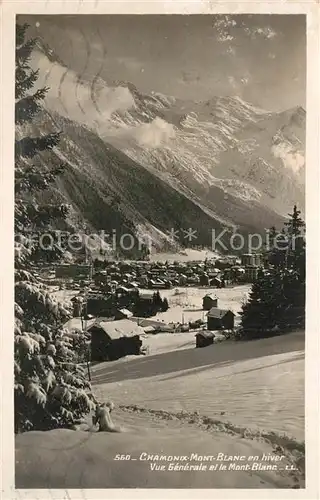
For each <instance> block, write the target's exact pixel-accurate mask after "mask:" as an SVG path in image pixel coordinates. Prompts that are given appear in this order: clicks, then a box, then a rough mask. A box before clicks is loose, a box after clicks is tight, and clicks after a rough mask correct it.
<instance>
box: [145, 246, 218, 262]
mask: <svg viewBox="0 0 320 500" xmlns="http://www.w3.org/2000/svg"><path fill="white" fill-rule="evenodd" d="M219 258H221V255H219V254H218V253H217V252H212V251H211V250H194V249H192V248H187V249H186V250H185V251H183V252H181V253H170V252H167V253H166V252H157V253H151V255H150V261H151V262H166V261H168V262H174V261H177V262H189V261H204V260H205V259H219Z"/></svg>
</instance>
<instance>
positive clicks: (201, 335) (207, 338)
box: [195, 331, 215, 347]
mask: <svg viewBox="0 0 320 500" xmlns="http://www.w3.org/2000/svg"><path fill="white" fill-rule="evenodd" d="M195 337H196V347H207V346H208V345H212V344H213V341H214V337H215V335H214V333H213V332H206V331H203V332H198V333H197V334H196V335H195Z"/></svg>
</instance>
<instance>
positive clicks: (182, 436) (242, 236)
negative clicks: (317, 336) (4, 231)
mask: <svg viewBox="0 0 320 500" xmlns="http://www.w3.org/2000/svg"><path fill="white" fill-rule="evenodd" d="M86 17H87V16H76V15H75V16H49V15H48V16H35V15H29V16H26V15H23V16H22V15H21V16H18V17H17V24H16V61H15V64H16V71H15V78H16V86H15V124H16V134H15V330H14V415H15V421H14V431H15V487H16V488H17V489H50V490H56V489H64V490H69V489H78V490H80V489H81V490H86V489H108V488H121V489H123V488H161V489H162V488H166V489H168V488H174V489H175V488H180V489H181V488H193V489H196V488H209V489H213V488H216V489H219V488H223V489H230V488H233V489H236V488H240V489H241V488H242V489H244V488H245V489H264V488H267V489H288V488H294V489H298V488H305V402H304V391H305V373H304V370H305V365H304V361H305V359H304V356H305V282H306V264H305V211H304V210H305V208H304V203H305V193H304V185H305V184H304V183H305V181H304V176H305V126H306V113H305V109H304V106H305V103H304V95H305V88H304V85H305V66H304V64H305V59H304V58H305V21H304V17H303V16H298V15H297V16H291V17H292V19H291V17H290V16H277V15H273V16H265V15H232V16H231V15H215V16H187V15H181V16H147V17H148V22H147V20H146V18H145V19H144V20H143V19H142V17H145V16H93V17H94V18H95V19H93V18H91V17H90V16H89V17H87V19H86ZM111 17H112V19H111ZM208 17H210V19H208ZM293 17H294V18H295V19H293ZM280 18H282V19H280ZM121 33H122V34H123V33H126V37H125V38H126V40H123V39H122V37H121V36H120V35H121ZM293 33H294V39H295V44H296V47H297V50H296V52H295V53H294V54H293V53H292V52H291V51H289V48H290V46H291V45H292V43H293V42H292V43H291V41H292V40H293ZM68 40H69V41H68ZM200 40H203V43H200ZM170 41H171V42H170ZM253 41H254V43H252V42H253ZM169 42H170V43H169ZM68 44H69V45H68ZM71 45H72V50H71ZM204 47H205V48H204ZM179 54H180V55H181V54H184V55H183V57H182V59H180V58H179V61H180V60H181V63H180V62H179V64H178V56H179ZM262 60H263V62H261V61H262ZM85 61H86V62H85ZM175 61H176V62H175ZM237 61H238V62H239V61H241V65H239V64H237ZM258 61H260V62H261V64H260V62H259V63H258ZM84 64H85V65H84ZM83 65H84V66H83ZM179 65H180V66H179ZM82 66H83V67H82ZM240 66H241V67H240ZM262 66H263V67H262ZM264 66H265V67H264ZM280 67H281V68H282V73H281V74H282V77H281V78H280V71H279V68H280ZM210 68H211V69H210ZM292 68H295V69H294V71H295V75H296V77H295V78H296V79H294V78H293V77H292V72H293V69H292ZM225 75H227V76H225ZM228 75H229V76H228ZM261 82H263V83H261ZM289 88H290V92H289V90H288V89H289ZM268 89H269V90H268ZM270 89H271V90H270ZM102 233H103V237H102V236H101V235H102ZM93 243H94V244H93ZM102 496H103V495H102Z"/></svg>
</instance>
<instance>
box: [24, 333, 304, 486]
mask: <svg viewBox="0 0 320 500" xmlns="http://www.w3.org/2000/svg"><path fill="white" fill-rule="evenodd" d="M93 378H94V379H93V386H94V391H95V393H96V394H97V396H98V397H99V398H100V399H101V400H104V401H105V400H108V399H111V400H113V401H114V402H115V403H116V408H115V410H114V413H113V414H112V415H113V420H114V422H115V423H116V424H117V425H120V426H121V428H122V430H123V432H122V433H119V434H109V433H102V434H96V433H95V432H85V431H84V430H83V431H80V430H79V431H67V430H62V431H61V430H60V431H59V430H57V431H50V432H29V433H25V434H23V435H20V436H18V437H17V438H16V487H18V488H30V487H33V488H78V489H80V488H139V487H140V488H248V489H250V488H263V489H266V488H267V489H270V488H273V489H274V488H304V484H305V483H304V472H303V470H304V458H303V455H304V453H303V447H302V445H299V443H296V442H295V440H294V438H295V439H297V440H298V441H303V440H304V333H303V332H297V333H294V334H289V335H285V336H282V337H276V338H274V339H264V340H259V341H253V342H250V343H229V342H225V343H220V344H216V345H213V346H210V347H207V348H204V349H193V350H191V349H187V350H180V351H177V352H169V353H166V354H161V355H158V356H150V357H148V356H147V357H145V358H143V359H142V358H137V359H136V360H131V361H127V362H121V363H119V362H115V363H103V364H101V365H97V366H95V367H93ZM181 410H182V411H183V413H181ZM195 412H197V413H195ZM284 435H287V436H288V437H286V436H284ZM143 453H146V454H159V455H166V456H170V455H171V456H172V455H180V456H181V455H183V456H188V457H190V456H191V455H192V454H198V455H200V456H201V455H215V456H217V455H218V454H219V453H222V454H225V455H228V456H230V455H243V456H245V457H247V458H246V460H247V459H248V457H249V456H250V455H255V456H257V457H262V455H263V454H265V455H271V456H275V454H277V456H278V457H279V456H282V457H283V458H281V460H282V461H281V467H279V468H278V469H277V470H276V471H273V470H272V471H271V470H268V471H266V470H254V471H252V470H249V471H246V470H235V469H233V470H230V469H226V470H225V471H219V470H214V471H210V472H209V471H207V472H199V471H188V472H185V471H176V472H170V471H168V470H165V471H157V472H155V471H153V470H152V469H151V464H152V463H153V464H156V465H158V466H159V465H163V464H164V463H165V462H163V461H162V462H160V463H159V462H155V461H154V460H152V459H150V460H146V461H143V460H140V457H141V454H143ZM117 454H125V455H130V456H131V458H133V459H134V460H129V461H115V457H116V455H117ZM279 454H280V455H279ZM171 460H172V459H171ZM200 461H201V460H200ZM192 463H193V464H196V463H197V462H195V461H193V462H192ZM224 463H226V467H228V466H229V464H228V462H224ZM257 463H262V462H261V460H260V458H259V459H258V462H257ZM182 464H183V462H182ZM209 465H210V463H209Z"/></svg>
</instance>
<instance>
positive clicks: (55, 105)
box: [32, 51, 135, 127]
mask: <svg viewBox="0 0 320 500" xmlns="http://www.w3.org/2000/svg"><path fill="white" fill-rule="evenodd" d="M32 65H33V66H34V68H39V70H40V75H39V80H38V82H37V87H43V86H48V87H49V91H48V93H47V96H46V99H45V104H46V106H47V107H48V108H49V109H51V110H52V111H57V112H58V113H60V114H62V115H63V116H66V117H67V118H70V119H71V120H76V121H78V122H80V123H84V124H85V125H87V126H89V127H90V126H92V125H93V124H94V123H95V121H96V120H97V119H101V117H103V119H109V118H110V117H111V115H112V113H114V112H115V111H125V110H128V109H130V108H132V107H134V105H135V102H134V98H133V96H132V94H131V92H130V91H129V89H128V88H127V87H109V86H108V85H107V84H106V82H104V81H103V80H102V79H100V78H97V77H96V78H93V79H92V80H91V81H85V80H82V81H80V79H79V77H78V76H77V75H76V73H75V72H74V71H72V70H69V69H67V68H65V67H63V66H61V65H60V64H59V63H57V62H56V63H55V62H51V61H49V59H48V58H47V57H46V55H45V54H43V53H42V52H39V51H35V52H34V53H33V57H32Z"/></svg>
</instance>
